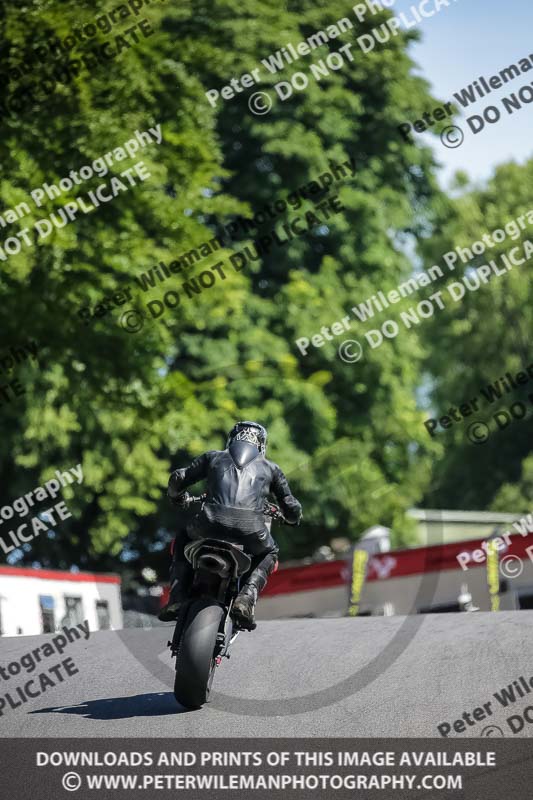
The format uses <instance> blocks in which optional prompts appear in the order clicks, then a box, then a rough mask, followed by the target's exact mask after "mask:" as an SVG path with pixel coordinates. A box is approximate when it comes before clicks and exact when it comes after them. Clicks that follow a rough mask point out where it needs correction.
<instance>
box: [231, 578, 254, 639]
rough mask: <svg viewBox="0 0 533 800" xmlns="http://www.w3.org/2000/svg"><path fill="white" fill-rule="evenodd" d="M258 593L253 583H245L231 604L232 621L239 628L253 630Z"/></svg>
mask: <svg viewBox="0 0 533 800" xmlns="http://www.w3.org/2000/svg"><path fill="white" fill-rule="evenodd" d="M258 594H259V592H258V590H257V586H255V584H253V583H246V584H245V585H244V586H243V587H242V589H241V591H240V592H239V595H238V597H237V599H236V600H235V602H234V604H233V609H232V611H233V619H234V620H235V622H237V623H238V624H239V625H240V627H241V628H247V629H248V630H253V629H254V628H255V622H254V612H255V604H256V603H257V596H258Z"/></svg>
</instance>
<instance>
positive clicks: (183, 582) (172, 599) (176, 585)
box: [157, 561, 190, 622]
mask: <svg viewBox="0 0 533 800" xmlns="http://www.w3.org/2000/svg"><path fill="white" fill-rule="evenodd" d="M189 575H190V566H189V563H188V562H187V561H184V562H182V561H172V566H171V568H170V596H169V598H168V603H167V604H166V605H165V606H163V608H162V609H161V611H160V612H159V614H158V615H157V617H158V619H160V620H161V622H173V621H174V620H177V618H178V613H179V610H180V608H181V606H182V605H183V603H184V602H185V601H186V600H187V599H188V596H189V585H188V584H189V581H188V580H187V579H188V577H189Z"/></svg>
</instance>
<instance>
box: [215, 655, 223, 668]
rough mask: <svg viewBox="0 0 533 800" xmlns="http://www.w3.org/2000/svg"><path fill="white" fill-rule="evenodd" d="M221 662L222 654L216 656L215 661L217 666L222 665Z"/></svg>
mask: <svg viewBox="0 0 533 800" xmlns="http://www.w3.org/2000/svg"><path fill="white" fill-rule="evenodd" d="M221 662H222V656H217V657H216V658H215V663H216V665H217V667H219V666H220V664H221Z"/></svg>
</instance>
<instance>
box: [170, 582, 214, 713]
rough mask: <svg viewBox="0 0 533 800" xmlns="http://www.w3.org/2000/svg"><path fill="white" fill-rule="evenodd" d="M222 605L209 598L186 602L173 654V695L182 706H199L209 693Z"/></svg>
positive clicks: (205, 700)
mask: <svg viewBox="0 0 533 800" xmlns="http://www.w3.org/2000/svg"><path fill="white" fill-rule="evenodd" d="M223 616H224V609H223V608H222V607H221V606H220V605H218V603H215V602H214V601H213V600H211V599H209V598H204V599H202V600H196V601H194V602H193V603H191V605H190V606H189V609H188V613H187V619H186V620H185V625H184V626H183V632H182V634H181V637H180V643H179V649H178V654H177V656H176V677H175V680H174V697H175V698H176V700H177V701H178V703H180V704H181V705H182V706H184V707H185V708H191V709H192V708H200V707H201V706H203V704H204V703H205V702H207V699H208V697H209V691H210V689H211V683H212V681H213V674H214V671H215V660H214V651H215V645H216V640H217V634H218V631H219V629H220V624H221V622H222V618H223Z"/></svg>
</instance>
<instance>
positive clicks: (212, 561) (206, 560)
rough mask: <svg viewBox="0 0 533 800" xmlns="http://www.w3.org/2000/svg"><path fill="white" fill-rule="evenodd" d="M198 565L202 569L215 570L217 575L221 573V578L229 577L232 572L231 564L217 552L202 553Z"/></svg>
mask: <svg viewBox="0 0 533 800" xmlns="http://www.w3.org/2000/svg"><path fill="white" fill-rule="evenodd" d="M198 566H199V567H201V568H202V569H206V570H207V571H208V572H214V573H215V574H216V575H220V577H221V578H225V577H227V576H228V575H229V573H230V565H229V564H228V562H227V561H226V559H225V558H222V556H219V555H217V554H216V553H205V554H204V555H201V556H200V558H199V559H198Z"/></svg>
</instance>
